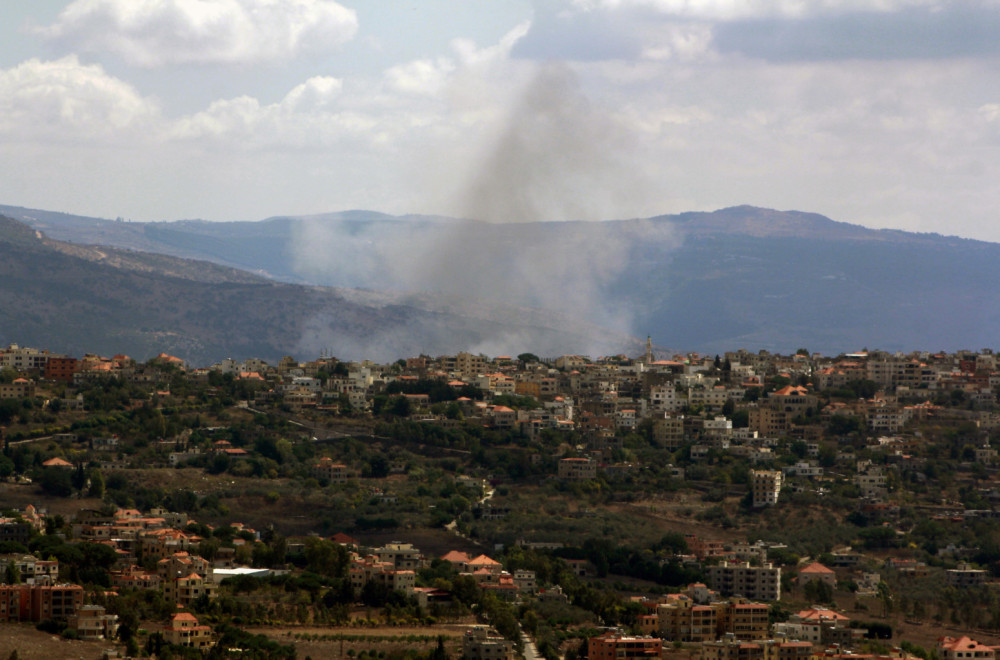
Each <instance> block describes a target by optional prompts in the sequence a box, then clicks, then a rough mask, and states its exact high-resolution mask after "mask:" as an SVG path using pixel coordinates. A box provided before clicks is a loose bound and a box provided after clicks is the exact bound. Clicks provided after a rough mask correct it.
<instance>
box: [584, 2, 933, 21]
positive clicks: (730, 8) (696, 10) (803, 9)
mask: <svg viewBox="0 0 1000 660" xmlns="http://www.w3.org/2000/svg"><path fill="white" fill-rule="evenodd" d="M570 4H571V5H572V6H574V7H575V8H577V9H579V10H583V11H593V10H596V9H615V10H616V9H647V10H652V11H656V12H658V13H662V14H667V15H671V16H676V17H681V18H696V19H712V20H730V19H733V20H738V19H748V18H764V17H766V18H779V17H783V18H804V17H807V16H817V15H828V14H840V13H846V12H856V11H863V12H890V11H898V10H901V9H908V8H914V7H937V6H940V5H941V4H942V3H941V2H940V1H938V0H571V2H570Z"/></svg>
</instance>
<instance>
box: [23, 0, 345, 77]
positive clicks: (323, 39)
mask: <svg viewBox="0 0 1000 660" xmlns="http://www.w3.org/2000/svg"><path fill="white" fill-rule="evenodd" d="M357 29H358V21H357V16H356V14H355V12H354V11H353V10H351V9H347V8H345V7H343V6H341V5H340V4H337V3H336V2H331V1H330V0H75V2H73V3H72V4H70V5H69V6H68V7H66V9H64V10H63V11H62V13H60V14H59V17H58V18H57V19H56V21H55V23H53V24H52V25H50V26H47V27H42V28H38V29H37V32H38V34H40V35H42V36H43V37H46V38H48V39H50V40H52V41H55V42H59V43H61V44H64V45H66V46H68V47H69V48H72V49H75V50H79V51H85V52H110V53H114V54H116V55H118V56H120V57H122V58H123V59H125V60H126V61H127V62H129V63H131V64H134V65H138V66H143V67H158V66H165V65H169V64H187V63H194V64H255V63H262V62H270V61H275V60H286V59H290V58H292V57H294V56H296V55H298V54H299V53H302V52H323V51H327V50H330V49H331V48H335V47H337V46H339V45H341V44H343V43H345V42H347V41H349V40H350V39H351V38H353V37H354V35H355V33H356V32H357Z"/></svg>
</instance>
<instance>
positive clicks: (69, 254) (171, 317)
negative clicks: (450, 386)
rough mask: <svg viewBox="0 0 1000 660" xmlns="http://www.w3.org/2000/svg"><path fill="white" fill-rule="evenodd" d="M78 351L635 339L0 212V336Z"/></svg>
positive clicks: (206, 351) (523, 345)
mask: <svg viewBox="0 0 1000 660" xmlns="http://www.w3.org/2000/svg"><path fill="white" fill-rule="evenodd" d="M10 342H16V343H20V344H22V345H31V346H37V347H42V348H48V349H51V350H53V351H57V352H67V353H70V354H73V355H82V354H83V353H84V352H99V353H104V354H114V353H127V354H129V355H131V356H132V357H135V358H137V359H146V358H148V357H151V356H152V355H155V354H157V353H159V352H161V351H166V352H168V353H172V354H175V355H178V356H180V357H183V358H185V359H187V360H189V361H190V362H192V363H193V364H196V365H201V364H208V363H211V362H215V361H217V360H220V359H222V358H224V357H235V358H245V357H251V356H258V357H262V358H264V359H267V360H269V361H276V360H277V359H278V358H280V357H281V356H282V355H287V354H291V355H296V356H300V357H301V358H312V357H315V356H317V355H319V353H320V351H321V350H324V349H325V350H329V351H332V353H333V354H334V355H337V356H339V357H341V358H347V359H360V358H369V357H370V358H373V359H384V360H390V359H396V358H398V357H404V356H409V355H417V354H420V353H421V352H426V353H430V354H434V355H438V354H445V353H448V352H455V351H457V350H462V349H464V348H475V347H483V350H486V349H489V350H494V351H496V350H510V351H524V350H529V349H531V348H532V346H533V345H534V343H535V342H538V343H539V344H540V345H541V346H542V348H541V349H540V350H542V351H548V352H551V353H558V352H561V351H562V350H563V349H571V348H574V347H575V348H577V349H578V350H581V351H582V350H584V349H586V348H598V347H599V348H600V349H607V350H608V351H609V352H610V351H617V350H636V349H637V348H638V346H639V342H638V341H637V340H634V339H631V338H629V337H628V336H626V335H623V334H620V333H618V334H616V333H613V332H609V331H607V330H604V329H602V328H598V327H596V326H593V325H590V324H587V323H580V322H576V321H572V320H570V319H567V318H566V317H563V316H559V315H555V314H546V313H539V312H535V311H532V310H525V309H520V308H516V307H514V306H508V307H506V308H501V309H496V308H492V307H490V308H477V307H476V306H474V305H468V306H466V305H456V304H455V303H454V301H453V300H451V299H450V298H447V297H444V296H437V297H435V296H405V295H402V294H387V293H377V292H366V291H355V290H349V289H332V288H326V287H315V286H302V285H296V284H288V283H282V282H275V281H273V280H269V279H266V278H263V277H259V276H255V275H251V274H249V273H246V272H243V271H238V270H234V269H231V268H227V267H221V266H219V265H216V264H212V263H208V262H195V261H189V260H184V259H179V258H175V257H168V256H163V255H156V254H147V253H140V252H135V251H131V250H123V249H118V248H110V247H106V246H102V247H86V246H79V245H73V244H67V243H63V242H60V241H55V240H52V239H49V238H47V237H45V236H44V234H42V232H40V231H38V230H36V229H32V228H30V227H28V226H27V225H24V224H22V223H20V222H17V221H15V220H12V219H10V218H5V217H0V344H3V345H6V344H7V343H10Z"/></svg>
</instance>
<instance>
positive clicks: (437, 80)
mask: <svg viewBox="0 0 1000 660" xmlns="http://www.w3.org/2000/svg"><path fill="white" fill-rule="evenodd" d="M454 71H455V63H454V62H453V61H452V60H450V59H448V58H446V57H439V58H437V59H435V60H416V61H413V62H409V63H407V64H400V65H399V66H394V67H392V68H390V69H388V70H387V71H386V72H385V80H386V84H387V85H389V87H390V89H392V90H394V91H397V92H402V93H404V94H425V95H436V94H437V93H439V92H440V91H441V89H442V88H443V87H444V85H445V84H446V83H447V82H448V78H449V76H450V75H451V74H452V73H454Z"/></svg>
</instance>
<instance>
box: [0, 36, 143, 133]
mask: <svg viewBox="0 0 1000 660" xmlns="http://www.w3.org/2000/svg"><path fill="white" fill-rule="evenodd" d="M158 119H159V110H158V107H157V104H156V103H155V102H154V101H152V100H150V99H148V98H144V97H142V96H141V95H140V94H139V93H138V92H137V91H136V90H135V88H133V87H132V86H131V85H128V84H127V83H125V82H122V81H121V80H119V79H117V78H115V77H113V76H110V75H108V74H107V73H105V71H104V69H102V68H101V67H100V66H98V65H93V64H91V65H84V64H81V63H80V62H79V60H78V59H77V58H76V56H75V55H71V56H68V57H64V58H62V59H59V60H55V61H51V62H42V61H40V60H38V59H31V60H28V61H26V62H22V63H21V64H19V65H17V66H15V67H13V68H10V69H7V70H0V135H6V136H8V139H10V138H13V139H19V140H23V139H28V138H31V137H37V138H44V139H58V140H68V141H80V142H96V141H98V140H105V141H107V140H111V141H119V140H122V139H127V138H129V137H131V136H134V135H135V134H136V133H137V132H139V131H146V130H148V129H149V128H150V127H151V126H154V125H155V123H156V121H158Z"/></svg>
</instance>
